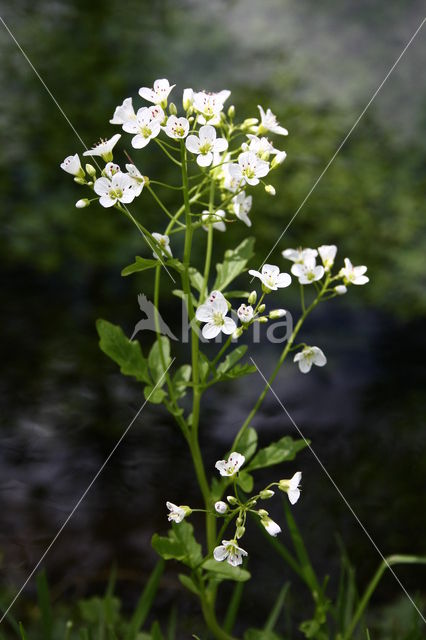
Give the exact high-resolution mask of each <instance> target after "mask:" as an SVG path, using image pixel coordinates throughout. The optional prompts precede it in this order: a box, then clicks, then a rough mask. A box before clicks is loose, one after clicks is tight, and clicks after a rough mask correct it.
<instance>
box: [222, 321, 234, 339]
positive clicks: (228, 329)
mask: <svg viewBox="0 0 426 640" xmlns="http://www.w3.org/2000/svg"><path fill="white" fill-rule="evenodd" d="M224 321H225V324H224V325H223V326H222V327H221V328H222V332H223V333H225V334H226V335H227V336H230V335H231V334H232V333H234V331H235V329H236V328H237V325H236V324H235V322H234V321H233V319H232V318H224Z"/></svg>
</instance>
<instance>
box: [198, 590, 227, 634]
mask: <svg viewBox="0 0 426 640" xmlns="http://www.w3.org/2000/svg"><path fill="white" fill-rule="evenodd" d="M200 600H201V608H202V611H203V616H204V620H205V621H206V624H207V626H208V628H209V629H210V631H211V632H212V633H213V634H214V636H215V638H217V640H236V638H235V636H232V635H231V634H229V633H227V632H226V631H225V630H224V629H222V627H221V626H220V625H219V623H218V621H217V618H216V615H215V612H214V608H213V606H212V605H211V604H210V602H209V601H208V598H207V595H206V593H205V591H204V589H203V588H202V589H201V590H200Z"/></svg>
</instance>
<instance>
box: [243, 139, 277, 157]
mask: <svg viewBox="0 0 426 640" xmlns="http://www.w3.org/2000/svg"><path fill="white" fill-rule="evenodd" d="M247 138H248V139H249V140H250V142H249V143H247V142H243V144H242V145H241V148H242V150H243V151H252V152H253V153H255V154H256V155H257V157H258V158H260V159H261V160H268V158H269V155H270V154H271V153H273V152H274V151H275V149H274V146H273V144H272V143H271V142H269V140H268V138H265V137H262V138H259V137H258V136H255V135H253V134H252V133H248V134H247Z"/></svg>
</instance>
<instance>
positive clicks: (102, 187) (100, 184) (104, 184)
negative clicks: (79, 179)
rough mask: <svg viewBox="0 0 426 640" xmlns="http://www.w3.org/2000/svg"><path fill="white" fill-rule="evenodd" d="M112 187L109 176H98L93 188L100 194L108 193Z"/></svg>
mask: <svg viewBox="0 0 426 640" xmlns="http://www.w3.org/2000/svg"><path fill="white" fill-rule="evenodd" d="M110 187H111V182H110V181H109V180H108V178H98V179H97V180H96V181H95V184H94V185H93V190H94V192H95V193H97V194H98V196H104V195H107V193H108V192H109V190H110Z"/></svg>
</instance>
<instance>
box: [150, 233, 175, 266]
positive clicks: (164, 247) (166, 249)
mask: <svg viewBox="0 0 426 640" xmlns="http://www.w3.org/2000/svg"><path fill="white" fill-rule="evenodd" d="M151 235H152V237H153V238H154V240H156V241H157V242H158V244H159V245H160V246H161V251H162V253H163V254H164V255H166V256H167V257H168V258H171V257H172V251H171V249H170V238H169V236H163V235H161V233H156V232H154V233H152V234H151ZM152 255H153V256H154V258H156V259H157V260H159V257H158V254H157V253H156V252H155V251H154V253H153V254H152Z"/></svg>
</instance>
